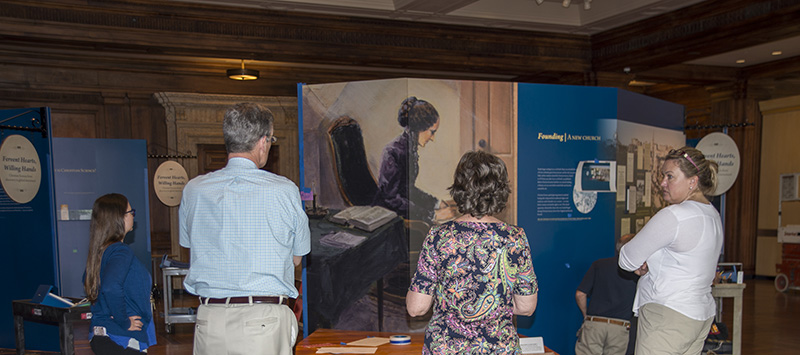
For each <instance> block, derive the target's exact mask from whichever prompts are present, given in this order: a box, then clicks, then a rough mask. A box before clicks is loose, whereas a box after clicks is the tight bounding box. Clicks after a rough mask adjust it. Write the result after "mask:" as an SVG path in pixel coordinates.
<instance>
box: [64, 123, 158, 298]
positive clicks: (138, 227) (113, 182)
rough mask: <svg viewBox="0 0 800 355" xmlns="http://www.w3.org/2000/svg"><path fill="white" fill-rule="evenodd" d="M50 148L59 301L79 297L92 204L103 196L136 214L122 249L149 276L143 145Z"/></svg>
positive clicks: (105, 142) (71, 142) (76, 141)
mask: <svg viewBox="0 0 800 355" xmlns="http://www.w3.org/2000/svg"><path fill="white" fill-rule="evenodd" d="M53 148H54V152H55V153H54V155H53V166H54V171H55V180H56V184H55V196H56V219H57V225H58V237H59V238H58V253H59V256H60V268H59V274H60V277H61V280H62V296H71V297H84V296H85V292H84V291H83V281H82V279H83V272H84V270H85V269H86V257H87V255H88V251H87V247H88V245H89V218H90V217H91V209H92V205H93V204H94V200H95V199H97V198H98V197H100V196H102V195H104V194H107V193H112V192H116V193H121V194H123V195H125V197H127V198H128V201H129V203H130V204H131V207H132V208H134V209H136V217H135V219H134V228H133V231H131V232H130V233H128V234H127V235H126V236H125V243H127V244H128V245H129V246H130V247H131V249H133V252H134V254H135V255H136V257H137V258H138V259H139V261H141V262H142V264H144V266H145V267H146V268H147V269H148V271H150V272H151V273H152V270H151V269H152V262H151V260H150V259H151V255H150V218H149V213H148V211H149V201H148V177H147V145H146V141H144V140H134V139H88V138H53Z"/></svg>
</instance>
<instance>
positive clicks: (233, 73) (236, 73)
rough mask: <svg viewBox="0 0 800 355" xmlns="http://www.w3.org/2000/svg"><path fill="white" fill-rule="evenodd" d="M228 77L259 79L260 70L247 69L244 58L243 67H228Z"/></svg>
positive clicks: (233, 78) (234, 78)
mask: <svg viewBox="0 0 800 355" xmlns="http://www.w3.org/2000/svg"><path fill="white" fill-rule="evenodd" d="M227 73H228V78H229V79H232V80H256V79H258V70H255V69H245V68H244V59H242V68H241V69H238V68H237V69H228V72H227Z"/></svg>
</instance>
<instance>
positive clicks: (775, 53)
mask: <svg viewBox="0 0 800 355" xmlns="http://www.w3.org/2000/svg"><path fill="white" fill-rule="evenodd" d="M781 54H783V52H781V51H772V55H781Z"/></svg>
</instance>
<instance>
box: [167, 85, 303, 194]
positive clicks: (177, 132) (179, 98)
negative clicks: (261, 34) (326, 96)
mask: <svg viewBox="0 0 800 355" xmlns="http://www.w3.org/2000/svg"><path fill="white" fill-rule="evenodd" d="M153 95H154V96H155V97H156V99H157V100H158V102H159V103H161V105H162V106H164V109H165V111H166V117H165V123H166V126H167V148H168V149H169V153H170V154H180V155H197V145H198V144H224V141H223V139H222V118H223V117H224V115H225V111H226V110H227V109H228V108H229V107H231V106H232V105H234V104H237V103H240V102H255V103H260V104H262V105H265V106H267V107H268V108H269V109H270V110H271V111H272V114H273V116H274V117H275V121H274V122H273V130H274V131H275V132H274V133H275V136H276V137H278V139H281V138H284V139H286V140H285V141H288V142H287V144H286V148H287V150H288V152H287V153H289V154H291V153H292V149H291V146H292V143H294V152H295V154H294V155H295V156H297V154H296V152H297V138H296V137H297V129H298V128H297V98H295V97H280V96H244V95H209V94H192V93H177V92H157V93H155V94H153ZM290 137H295V138H294V139H293V140H292V139H291V138H290ZM295 161H296V160H295ZM184 167H185V168H186V173H187V174H188V175H189V178H192V177H194V176H196V175H197V160H196V159H187V161H185V162H184ZM295 170H296V169H295Z"/></svg>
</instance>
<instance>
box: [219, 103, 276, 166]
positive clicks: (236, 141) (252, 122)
mask: <svg viewBox="0 0 800 355" xmlns="http://www.w3.org/2000/svg"><path fill="white" fill-rule="evenodd" d="M273 119H274V118H273V116H272V111H270V110H269V108H267V107H266V106H263V105H259V104H254V103H247V102H245V103H239V104H236V105H234V106H233V107H231V108H229V109H228V111H227V112H225V119H224V120H223V121H222V135H223V137H224V138H225V149H226V150H227V151H228V154H230V153H246V152H249V151H251V150H253V147H254V146H255V144H256V143H257V142H258V140H259V139H261V137H264V136H266V135H269V134H271V133H272V121H273Z"/></svg>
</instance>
